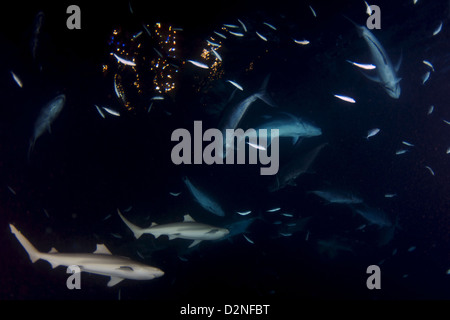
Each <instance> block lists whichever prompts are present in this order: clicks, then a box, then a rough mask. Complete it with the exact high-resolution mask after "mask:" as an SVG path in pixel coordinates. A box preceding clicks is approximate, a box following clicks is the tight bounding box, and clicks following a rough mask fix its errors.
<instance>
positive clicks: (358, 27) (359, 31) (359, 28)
mask: <svg viewBox="0 0 450 320" xmlns="http://www.w3.org/2000/svg"><path fill="white" fill-rule="evenodd" d="M343 17H344V18H345V19H347V20H348V21H350V22H351V23H352V24H353V25H354V26H355V27H356V30H357V31H358V35H359V36H361V35H362V32H363V30H364V27H363V26H360V25H359V24H357V23H356V22H355V21H353V20H352V19H350V18H349V17H347V16H346V15H343Z"/></svg>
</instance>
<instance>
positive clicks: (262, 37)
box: [255, 31, 267, 41]
mask: <svg viewBox="0 0 450 320" xmlns="http://www.w3.org/2000/svg"><path fill="white" fill-rule="evenodd" d="M255 32H256V35H257V36H258V37H260V38H261V39H263V40H264V41H267V38H266V37H264V36H263V35H262V34H260V33H259V32H258V31H255Z"/></svg>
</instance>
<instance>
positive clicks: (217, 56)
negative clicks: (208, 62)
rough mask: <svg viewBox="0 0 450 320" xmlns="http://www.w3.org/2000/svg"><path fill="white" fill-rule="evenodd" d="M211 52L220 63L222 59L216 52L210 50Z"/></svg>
mask: <svg viewBox="0 0 450 320" xmlns="http://www.w3.org/2000/svg"><path fill="white" fill-rule="evenodd" d="M211 52H212V53H213V54H214V55H215V56H216V58H217V60H219V61H222V57H221V56H220V54H219V53H218V52H217V51H216V50H214V49H211Z"/></svg>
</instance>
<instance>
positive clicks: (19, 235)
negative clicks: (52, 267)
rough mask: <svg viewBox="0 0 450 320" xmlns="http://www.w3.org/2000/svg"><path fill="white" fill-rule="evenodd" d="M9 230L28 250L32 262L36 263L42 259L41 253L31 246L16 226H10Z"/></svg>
mask: <svg viewBox="0 0 450 320" xmlns="http://www.w3.org/2000/svg"><path fill="white" fill-rule="evenodd" d="M9 228H10V229H11V233H12V234H14V235H15V236H16V238H17V240H19V242H20V244H21V245H22V247H23V248H24V249H25V250H26V252H27V253H28V256H29V257H30V260H31V262H33V263H35V262H36V261H37V260H39V259H40V258H41V253H40V252H39V251H38V250H37V249H36V248H35V247H34V246H33V245H32V244H31V242H30V241H28V239H27V238H25V236H24V235H23V234H22V233H21V232H20V231H19V230H17V229H16V227H14V225H12V224H9Z"/></svg>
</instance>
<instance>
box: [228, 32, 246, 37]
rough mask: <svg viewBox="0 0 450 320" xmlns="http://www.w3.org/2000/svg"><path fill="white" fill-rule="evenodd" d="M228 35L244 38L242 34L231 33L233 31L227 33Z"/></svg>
mask: <svg viewBox="0 0 450 320" xmlns="http://www.w3.org/2000/svg"><path fill="white" fill-rule="evenodd" d="M228 32H229V33H230V34H232V35H233V36H236V37H243V36H244V34H243V33H240V32H233V31H228Z"/></svg>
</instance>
